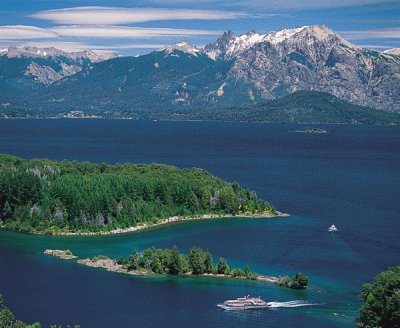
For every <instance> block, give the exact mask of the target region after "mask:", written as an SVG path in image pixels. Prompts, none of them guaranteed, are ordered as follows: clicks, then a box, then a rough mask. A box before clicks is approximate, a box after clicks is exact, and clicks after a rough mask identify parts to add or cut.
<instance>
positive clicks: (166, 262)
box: [44, 246, 308, 289]
mask: <svg viewBox="0 0 400 328" xmlns="http://www.w3.org/2000/svg"><path fill="white" fill-rule="evenodd" d="M44 254H46V255H52V256H55V257H59V258H61V259H63V260H75V261H76V262H77V263H78V264H82V265H85V266H88V267H92V268H102V269H105V270H107V271H110V272H118V273H124V274H129V275H134V276H148V275H180V276H202V277H214V278H235V279H249V280H259V281H264V282H267V283H273V284H276V285H278V286H280V287H287V288H291V289H304V288H306V287H307V285H308V277H307V276H305V275H303V274H301V273H298V274H296V276H295V277H294V278H289V277H274V276H267V275H259V274H257V273H255V272H253V271H251V269H250V267H249V266H248V265H246V267H245V268H244V269H241V268H237V267H236V268H235V267H232V266H230V265H229V264H228V261H227V260H226V259H225V258H223V257H221V258H220V259H219V261H218V262H217V263H214V261H213V258H212V255H211V253H210V252H208V251H205V250H203V249H201V248H199V247H192V248H191V249H190V250H189V252H188V253H187V254H184V253H181V252H179V250H178V248H177V247H176V246H174V247H172V248H171V249H168V248H167V249H156V248H154V247H152V248H148V249H145V250H144V251H143V252H140V253H138V252H136V251H133V252H132V253H131V255H130V256H129V257H128V258H123V257H121V258H119V259H118V260H114V259H110V258H108V257H107V256H104V255H98V256H95V257H93V258H92V259H89V258H86V259H80V258H78V257H77V256H75V255H73V254H72V253H71V251H70V250H65V251H64V250H58V249H56V250H51V249H46V250H45V251H44Z"/></svg>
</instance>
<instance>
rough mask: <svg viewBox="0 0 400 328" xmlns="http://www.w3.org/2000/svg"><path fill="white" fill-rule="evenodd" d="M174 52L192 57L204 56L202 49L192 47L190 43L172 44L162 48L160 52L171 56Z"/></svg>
mask: <svg viewBox="0 0 400 328" xmlns="http://www.w3.org/2000/svg"><path fill="white" fill-rule="evenodd" d="M176 50H177V51H181V52H185V53H187V54H191V55H193V56H198V55H199V54H204V51H203V49H200V48H197V47H195V46H192V45H191V44H190V43H188V42H185V41H184V42H179V43H176V44H173V45H171V46H167V47H165V48H162V49H161V50H160V51H164V52H165V53H167V54H172V53H173V52H174V51H176ZM175 56H176V54H175Z"/></svg>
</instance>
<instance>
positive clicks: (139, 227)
mask: <svg viewBox="0 0 400 328" xmlns="http://www.w3.org/2000/svg"><path fill="white" fill-rule="evenodd" d="M289 216H290V215H289V214H286V213H281V212H279V211H277V214H272V213H260V214H238V215H233V214H204V215H200V216H193V217H187V216H172V217H169V218H167V219H162V220H159V221H157V222H156V223H145V224H140V225H136V226H132V227H128V228H120V229H114V230H110V231H98V232H92V231H82V232H79V231H78V232H55V233H53V234H51V233H45V232H40V231H38V232H29V234H32V235H49V236H112V235H123V234H129V233H135V232H141V231H144V230H149V229H153V228H157V227H161V226H167V225H169V224H174V223H179V222H188V221H203V220H213V219H241V218H244V219H246V218H247V219H273V218H286V217H289ZM1 228H2V229H7V227H4V226H1ZM16 232H21V231H16Z"/></svg>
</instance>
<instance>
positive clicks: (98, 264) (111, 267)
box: [43, 249, 279, 284]
mask: <svg viewBox="0 0 400 328" xmlns="http://www.w3.org/2000/svg"><path fill="white" fill-rule="evenodd" d="M43 254H45V255H49V256H54V257H58V258H60V259H62V260H66V261H69V260H73V261H74V262H75V263H77V264H80V265H84V266H87V267H90V268H98V269H103V270H106V271H108V272H115V273H123V274H127V275H131V276H141V277H146V276H148V277H151V276H154V277H157V276H170V277H174V276H175V277H181V278H185V277H208V278H224V279H236V280H253V281H262V282H266V283H271V284H276V282H277V281H278V280H279V277H275V276H268V275H257V278H256V279H247V278H245V277H233V276H229V275H225V274H213V273H203V274H198V275H196V274H191V273H182V274H178V275H171V274H165V273H163V274H156V273H154V272H149V271H145V270H142V271H140V270H128V269H125V268H124V267H123V266H122V265H121V264H118V263H117V261H116V260H113V259H110V258H108V257H104V258H99V259H97V260H96V261H93V259H89V258H85V259H81V258H79V257H78V256H75V255H72V254H70V253H69V251H68V250H67V251H64V250H59V249H46V250H45V251H44V252H43Z"/></svg>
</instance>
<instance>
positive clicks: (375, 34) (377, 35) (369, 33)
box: [340, 27, 400, 40]
mask: <svg viewBox="0 0 400 328" xmlns="http://www.w3.org/2000/svg"><path fill="white" fill-rule="evenodd" d="M340 34H341V35H343V36H344V37H345V38H346V39H349V40H363V39H400V27H395V28H384V29H376V30H360V31H342V32H340Z"/></svg>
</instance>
